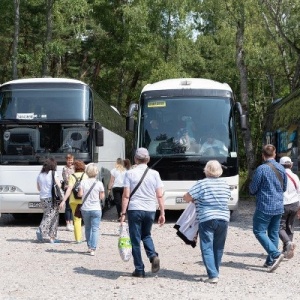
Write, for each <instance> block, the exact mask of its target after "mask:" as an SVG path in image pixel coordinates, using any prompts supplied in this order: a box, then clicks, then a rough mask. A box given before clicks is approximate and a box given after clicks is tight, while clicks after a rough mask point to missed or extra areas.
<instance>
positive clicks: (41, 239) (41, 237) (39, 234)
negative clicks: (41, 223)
mask: <svg viewBox="0 0 300 300" xmlns="http://www.w3.org/2000/svg"><path fill="white" fill-rule="evenodd" d="M35 233H36V238H37V240H38V241H39V242H42V241H43V236H42V233H41V231H40V229H37V231H36V232H35Z"/></svg>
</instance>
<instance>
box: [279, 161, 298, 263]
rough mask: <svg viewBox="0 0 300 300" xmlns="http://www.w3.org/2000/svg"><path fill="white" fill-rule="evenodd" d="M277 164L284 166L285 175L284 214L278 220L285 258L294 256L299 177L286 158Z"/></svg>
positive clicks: (291, 163)
mask: <svg viewBox="0 0 300 300" xmlns="http://www.w3.org/2000/svg"><path fill="white" fill-rule="evenodd" d="M279 163H280V164H281V165H283V166H284V168H285V172H286V175H287V188H286V191H285V192H284V193H283V204H284V212H283V215H282V217H281V220H280V229H279V237H280V239H281V241H282V243H283V251H282V252H283V254H284V256H285V257H286V258H292V257H293V256H294V250H295V247H296V245H295V243H294V242H293V236H294V221H295V218H296V215H297V212H298V210H299V194H300V182H299V177H298V176H297V175H296V174H295V173H293V171H292V167H293V162H292V160H291V159H290V158H289V157H288V156H283V157H281V158H280V161H279Z"/></svg>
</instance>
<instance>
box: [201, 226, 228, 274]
mask: <svg viewBox="0 0 300 300" xmlns="http://www.w3.org/2000/svg"><path fill="white" fill-rule="evenodd" d="M227 229H228V222H227V221H224V220H209V221H206V222H202V223H199V237H200V249H201V253H202V259H203V263H204V265H205V268H206V272H207V275H208V277H209V278H215V277H219V268H220V265H221V261H222V256H223V252H224V246H225V241H226V237H227Z"/></svg>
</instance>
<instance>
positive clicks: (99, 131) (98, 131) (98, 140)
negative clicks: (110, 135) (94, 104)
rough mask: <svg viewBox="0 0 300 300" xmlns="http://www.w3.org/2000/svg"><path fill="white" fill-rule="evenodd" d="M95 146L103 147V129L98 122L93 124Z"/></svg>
mask: <svg viewBox="0 0 300 300" xmlns="http://www.w3.org/2000/svg"><path fill="white" fill-rule="evenodd" d="M95 144H96V146H97V147H102V146H103V145H104V133H103V128H102V126H101V124H100V123H98V122H96V123H95Z"/></svg>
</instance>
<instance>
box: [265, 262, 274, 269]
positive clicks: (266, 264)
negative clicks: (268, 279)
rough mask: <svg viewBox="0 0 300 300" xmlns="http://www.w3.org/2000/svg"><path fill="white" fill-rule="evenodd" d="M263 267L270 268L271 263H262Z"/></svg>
mask: <svg viewBox="0 0 300 300" xmlns="http://www.w3.org/2000/svg"><path fill="white" fill-rule="evenodd" d="M263 267H264V268H270V267H272V264H268V263H266V262H265V263H264V266H263Z"/></svg>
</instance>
